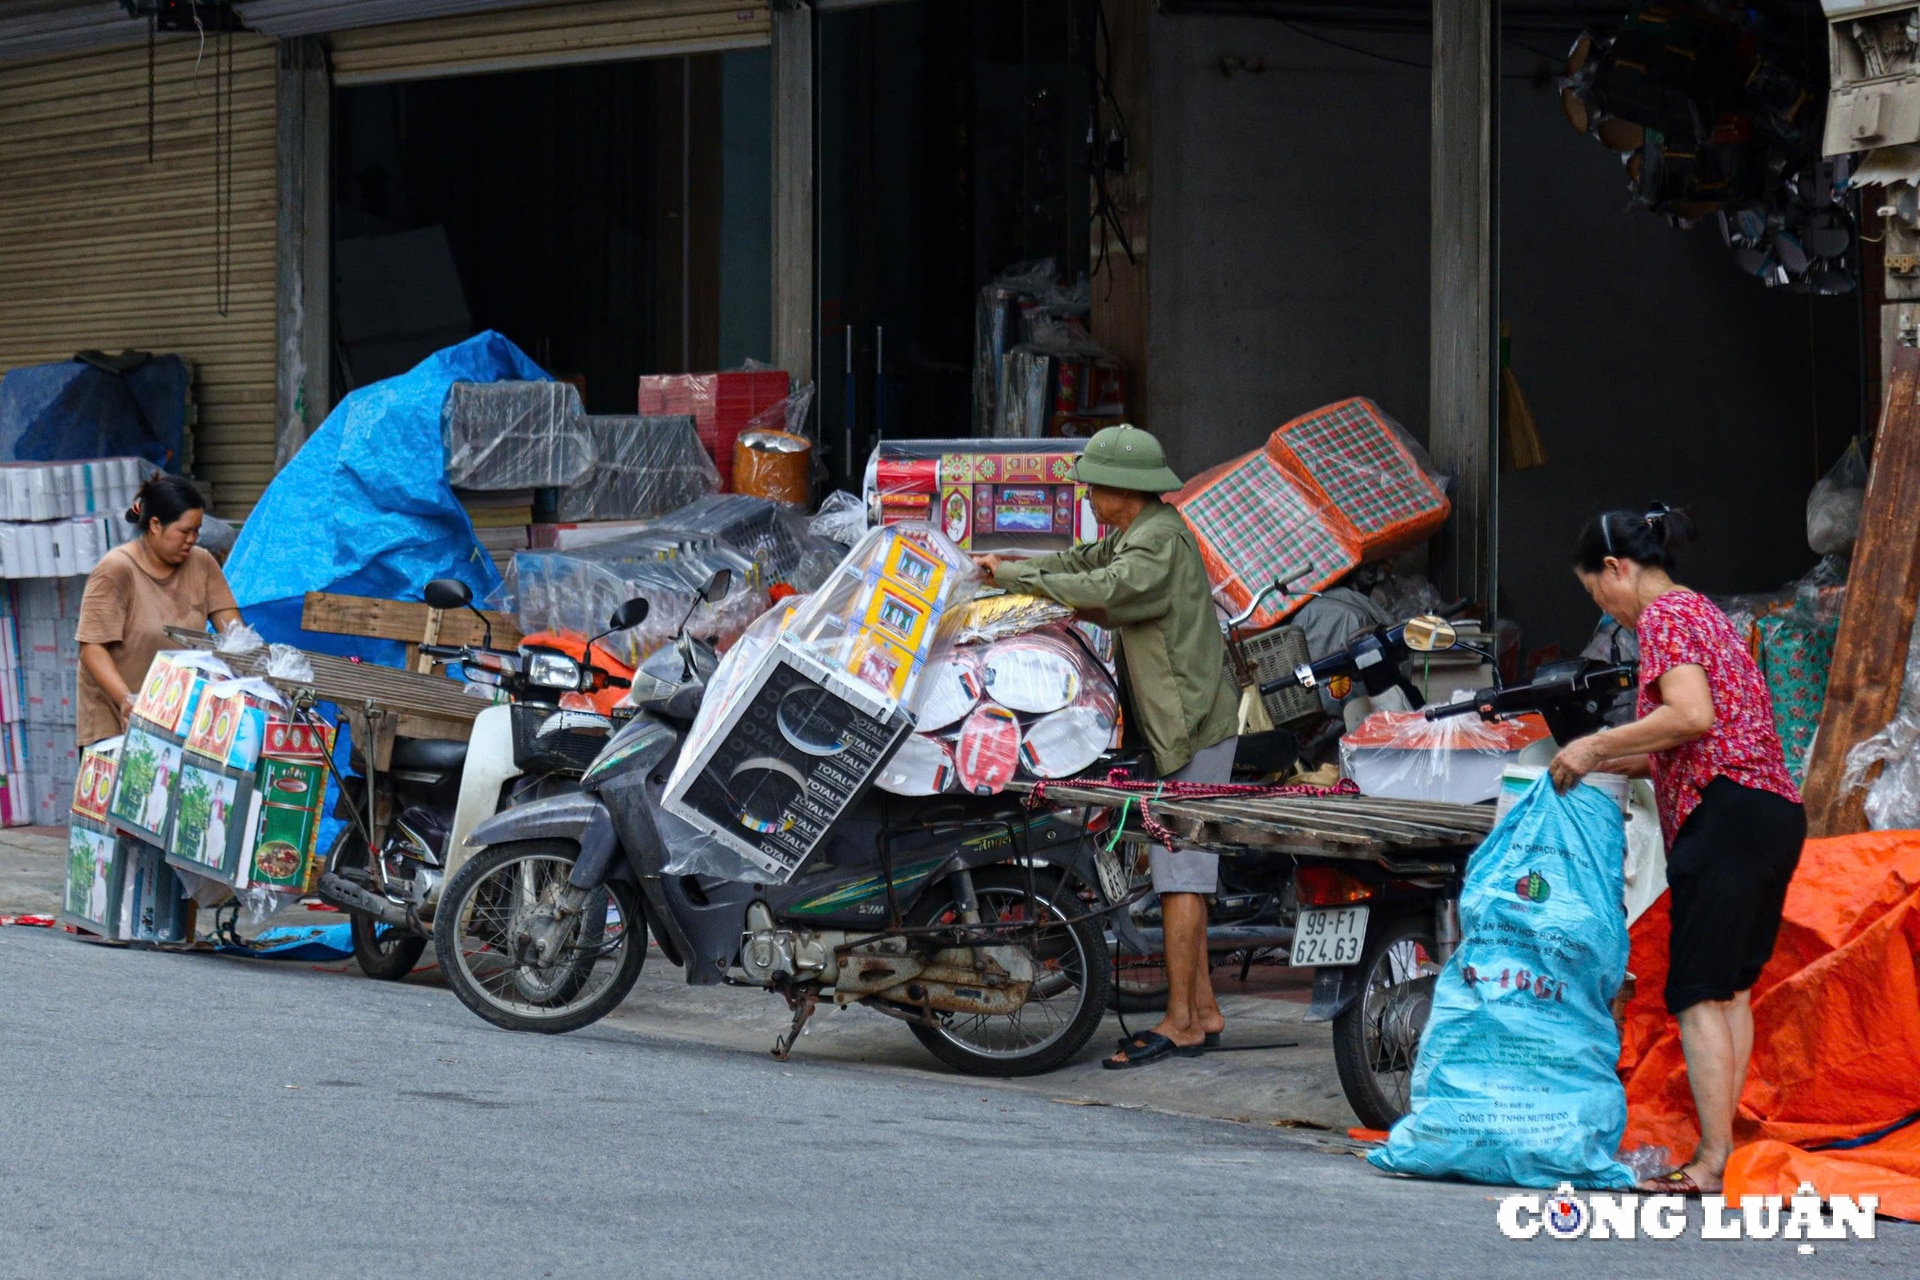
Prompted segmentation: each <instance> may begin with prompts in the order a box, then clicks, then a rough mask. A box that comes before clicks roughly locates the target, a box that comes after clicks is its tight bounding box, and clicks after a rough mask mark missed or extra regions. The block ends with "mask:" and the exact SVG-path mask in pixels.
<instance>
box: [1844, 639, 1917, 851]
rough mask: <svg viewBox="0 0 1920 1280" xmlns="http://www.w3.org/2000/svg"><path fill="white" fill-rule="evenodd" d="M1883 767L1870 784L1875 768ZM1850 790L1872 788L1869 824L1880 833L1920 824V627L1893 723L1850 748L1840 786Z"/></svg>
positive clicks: (1909, 654) (1909, 653) (1910, 649)
mask: <svg viewBox="0 0 1920 1280" xmlns="http://www.w3.org/2000/svg"><path fill="white" fill-rule="evenodd" d="M1876 764H1879V765H1882V766H1883V767H1882V768H1881V770H1880V775H1879V776H1878V777H1877V778H1874V779H1873V781H1872V782H1871V783H1869V782H1868V781H1867V775H1868V773H1869V772H1871V771H1872V769H1873V766H1874V765H1876ZM1841 786H1842V789H1843V791H1845V792H1848V793H1851V792H1853V791H1854V790H1856V789H1858V788H1859V787H1862V786H1865V787H1866V788H1867V826H1868V827H1870V828H1871V829H1872V830H1875V831H1897V830H1905V829H1908V828H1914V827H1920V626H1915V627H1914V629H1913V638H1912V640H1911V641H1910V642H1909V645H1908V648H1907V672H1906V679H1905V680H1904V682H1903V683H1902V684H1901V686H1900V707H1899V710H1897V711H1896V712H1894V716H1893V722H1892V723H1891V724H1889V725H1888V726H1887V727H1886V728H1884V729H1882V730H1881V731H1880V732H1878V733H1876V734H1874V735H1873V736H1872V737H1870V738H1867V739H1866V740H1865V741H1863V742H1861V743H1860V744H1859V745H1857V746H1855V747H1854V748H1853V750H1851V751H1849V752H1847V771H1846V776H1845V780H1844V781H1843V782H1842V784H1841Z"/></svg>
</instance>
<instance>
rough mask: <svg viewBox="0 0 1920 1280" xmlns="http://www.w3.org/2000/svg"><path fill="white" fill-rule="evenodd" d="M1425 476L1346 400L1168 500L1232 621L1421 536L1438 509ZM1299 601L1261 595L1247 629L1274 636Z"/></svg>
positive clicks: (1422, 462)
mask: <svg viewBox="0 0 1920 1280" xmlns="http://www.w3.org/2000/svg"><path fill="white" fill-rule="evenodd" d="M1430 472H1431V465H1430V463H1429V462H1428V461H1427V459H1426V457H1425V454H1424V451H1423V450H1421V449H1420V446H1419V444H1418V443H1417V442H1416V441H1414V440H1413V438H1412V437H1411V436H1409V435H1407V433H1406V432H1405V431H1403V430H1402V429H1401V428H1400V426H1399V424H1398V423H1396V422H1394V421H1393V419H1391V418H1389V417H1388V416H1387V415H1386V414H1385V413H1383V412H1382V411H1381V410H1380V407H1379V406H1378V405H1376V404H1374V403H1373V401H1371V400H1367V399H1365V398H1358V397H1357V398H1354V399H1351V400H1342V401H1340V402H1338V403H1336V404H1331V405H1327V406H1326V407H1325V408H1322V409H1316V410H1314V411H1313V412H1312V413H1308V414H1303V415H1301V416H1300V417H1298V418H1295V419H1294V420H1293V421H1291V422H1288V423H1287V424H1285V425H1284V426H1282V427H1280V428H1279V429H1277V430H1276V431H1275V432H1274V433H1273V435H1272V436H1270V437H1269V438H1268V440H1267V443H1266V446H1265V447H1264V448H1262V449H1257V450H1255V451H1254V452H1252V453H1249V454H1245V455H1243V456H1241V457H1239V458H1236V459H1234V460H1232V461H1230V462H1225V463H1222V464H1221V465H1219V466H1217V467H1214V468H1212V469H1211V470H1209V471H1205V472H1203V473H1201V474H1200V475H1198V476H1195V477H1194V478H1193V479H1192V480H1189V481H1188V482H1187V484H1186V486H1185V487H1184V488H1182V489H1181V490H1180V492H1179V493H1178V494H1176V495H1175V496H1174V497H1173V499H1172V502H1173V504H1174V505H1175V506H1176V507H1178V508H1179V509H1180V514H1181V515H1182V516H1184V517H1186V521H1187V524H1188V526H1189V527H1190V528H1191V529H1192V530H1193V533H1194V537H1195V539H1196V540H1197V541H1198V542H1199V544H1200V557H1201V559H1202V560H1203V561H1204V562H1205V563H1206V566H1207V574H1208V576H1209V578H1211V579H1212V581H1213V589H1214V594H1215V596H1216V597H1217V598H1218V599H1219V601H1220V602H1221V604H1222V605H1223V606H1225V607H1226V608H1227V609H1228V611H1229V612H1231V613H1235V614H1237V613H1240V612H1241V611H1243V610H1244V609H1245V608H1246V607H1247V606H1248V605H1249V604H1250V603H1252V601H1253V599H1254V597H1255V596H1257V595H1259V594H1260V593H1261V592H1262V591H1265V590H1266V589H1267V588H1269V587H1271V586H1272V585H1273V584H1274V583H1275V582H1292V583H1294V585H1295V586H1296V587H1297V588H1300V589H1302V590H1319V589H1320V588H1323V587H1327V586H1331V585H1332V584H1333V583H1335V582H1338V581H1339V580H1340V579H1342V578H1344V577H1346V576H1347V574H1349V573H1350V572H1352V571H1353V569H1354V568H1355V567H1356V566H1357V565H1359V564H1360V563H1362V562H1363V561H1367V560H1381V559H1385V558H1388V557H1390V556H1393V555H1396V554H1398V553H1400V552H1402V551H1404V550H1406V549H1407V548H1409V547H1412V546H1414V545H1417V544H1418V543H1420V542H1422V541H1424V540H1425V539H1427V538H1429V537H1431V536H1432V535H1433V534H1434V533H1435V532H1436V531H1437V530H1438V529H1439V528H1440V527H1441V526H1442V525H1444V524H1445V523H1446V520H1447V513H1448V511H1449V510H1450V506H1449V504H1448V501H1447V497H1446V494H1445V492H1444V491H1443V490H1442V488H1441V485H1440V483H1439V482H1438V481H1437V480H1436V479H1435V477H1434V476H1433V475H1432V474H1430ZM1305 599H1306V597H1305V596H1303V595H1298V594H1296V595H1291V596H1277V595H1276V596H1269V597H1268V598H1267V600H1266V601H1265V602H1264V603H1263V604H1262V606H1261V607H1260V609H1259V610H1257V611H1256V612H1255V613H1254V615H1253V617H1252V618H1251V620H1250V621H1249V623H1248V625H1249V626H1250V627H1251V628H1253V629H1264V628H1267V627H1271V626H1275V625H1277V624H1279V623H1280V622H1283V621H1285V620H1286V618H1287V617H1288V616H1289V615H1291V614H1292V613H1293V612H1294V610H1296V609H1298V608H1299V607H1300V604H1301V603H1302V602H1303V601H1304V600H1305Z"/></svg>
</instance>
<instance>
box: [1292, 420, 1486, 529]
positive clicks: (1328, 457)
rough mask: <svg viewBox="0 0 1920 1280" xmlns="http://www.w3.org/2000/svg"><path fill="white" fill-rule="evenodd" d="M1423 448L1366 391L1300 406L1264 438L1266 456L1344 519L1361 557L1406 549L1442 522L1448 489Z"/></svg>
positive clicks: (1444, 515) (1444, 518)
mask: <svg viewBox="0 0 1920 1280" xmlns="http://www.w3.org/2000/svg"><path fill="white" fill-rule="evenodd" d="M1422 453H1423V451H1422V450H1421V449H1420V446H1419V445H1418V444H1417V443H1415V441H1414V440H1413V438H1412V437H1411V436H1409V435H1408V434H1407V433H1406V432H1405V431H1403V430H1402V429H1401V427H1400V424H1399V423H1397V422H1395V421H1394V420H1393V419H1392V418H1389V417H1388V416H1387V415H1386V414H1385V413H1383V412H1381V409H1380V406H1379V405H1377V404H1375V403H1374V402H1373V401H1371V400H1368V399H1367V398H1365V397H1364V396H1356V397H1354V398H1353V399H1351V400H1342V401H1340V402H1338V403H1337V404H1330V405H1327V406H1326V407H1325V408H1322V409H1315V410H1314V411H1313V412H1312V413H1304V414H1301V415H1300V416H1299V417H1297V418H1295V419H1294V420H1293V421H1291V422H1289V423H1287V424H1286V425H1285V426H1283V427H1281V428H1280V429H1279V430H1277V431H1275V432H1274V433H1273V435H1272V436H1271V437H1269V438H1268V440H1267V454H1268V456H1270V457H1271V458H1272V459H1273V460H1274V462H1275V463H1276V464H1278V465H1279V466H1280V467H1282V468H1284V469H1285V470H1286V471H1287V472H1288V473H1289V474H1290V475H1291V476H1293V478H1294V479H1295V480H1296V481H1297V482H1298V483H1299V484H1300V486H1301V488H1302V489H1304V490H1305V491H1306V492H1307V493H1308V494H1309V495H1310V496H1311V497H1312V498H1313V499H1315V500H1316V501H1317V502H1318V503H1319V504H1320V505H1322V506H1326V507H1331V508H1333V509H1334V510H1336V511H1338V512H1339V513H1340V515H1341V516H1342V517H1343V518H1344V519H1345V520H1346V523H1347V525H1348V526H1349V529H1350V531H1351V534H1350V536H1351V537H1352V539H1353V541H1354V542H1355V544H1356V545H1357V546H1358V548H1359V551H1360V558H1361V559H1362V560H1379V559H1384V558H1385V557H1387V556H1391V555H1394V554H1396V553H1398V552H1401V551H1404V550H1406V549H1407V548H1408V547H1411V546H1414V545H1416V544H1418V543H1421V542H1424V541H1426V540H1427V539H1428V538H1430V537H1432V536H1433V535H1434V534H1435V533H1438V532H1439V531H1440V526H1441V525H1443V524H1445V523H1446V522H1447V512H1448V510H1449V509H1450V508H1449V504H1448V502H1447V495H1446V494H1444V493H1442V492H1441V491H1440V486H1439V485H1437V484H1435V483H1434V481H1433V478H1432V477H1431V476H1430V475H1428V474H1427V468H1426V467H1425V466H1424V465H1423V462H1424V459H1423V457H1422Z"/></svg>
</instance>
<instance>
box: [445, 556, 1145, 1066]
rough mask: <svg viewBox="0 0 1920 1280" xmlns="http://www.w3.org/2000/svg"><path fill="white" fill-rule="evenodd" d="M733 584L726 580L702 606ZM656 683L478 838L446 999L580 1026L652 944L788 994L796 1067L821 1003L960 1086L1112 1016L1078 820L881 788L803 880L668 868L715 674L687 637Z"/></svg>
mask: <svg viewBox="0 0 1920 1280" xmlns="http://www.w3.org/2000/svg"><path fill="white" fill-rule="evenodd" d="M725 590H726V582H725V580H724V571H722V573H721V574H716V575H715V579H714V581H713V583H711V584H709V589H708V596H707V598H708V599H717V598H718V597H719V596H720V595H723V594H724V593H725ZM668 665H669V667H677V671H669V674H668V675H667V676H666V677H661V676H659V675H657V674H655V675H650V676H648V675H647V673H648V672H650V671H652V672H658V671H659V670H660V664H658V663H656V662H655V660H654V659H649V661H648V662H647V663H644V664H642V669H641V672H640V673H637V674H636V676H635V680H636V683H639V682H640V681H641V680H642V677H643V676H647V679H646V683H645V686H644V687H642V688H638V689H636V691H635V702H636V703H637V713H636V714H635V716H634V717H633V719H632V720H631V721H629V722H628V723H627V724H626V725H625V726H623V727H622V728H620V729H619V731H618V732H617V733H615V735H614V736H613V738H612V739H611V740H610V741H609V742H608V743H607V744H606V747H605V749H604V750H603V751H602V752H601V753H600V755H599V756H598V758H597V759H595V760H594V762H593V764H592V765H591V766H590V767H589V768H588V770H587V772H586V774H585V776H584V777H583V778H582V780H581V788H580V790H579V791H578V792H577V793H574V794H571V795H562V796H553V797H550V798H547V799H543V800H539V801H535V802H533V803H530V804H525V805H521V806H518V807H515V808H513V809H510V810H508V811H507V812H504V813H501V814H499V815H497V816H495V817H493V818H491V819H489V820H488V821H486V822H484V823H482V824H481V825H480V827H479V828H478V829H476V830H475V832H474V834H473V837H472V841H471V843H472V844H474V845H477V846H484V849H483V850H482V851H480V852H477V853H474V854H473V855H472V856H470V857H469V858H468V860H467V862H466V864H465V865H464V866H462V867H461V868H460V870H459V871H458V872H457V873H455V875H454V876H453V878H452V880H451V881H450V882H449V883H448V885H447V888H446V891H445V894H444V896H443V899H442V904H441V909H440V910H439V911H438V912H437V913H436V916H435V919H434V938H435V942H436V945H437V946H438V948H439V952H440V956H441V965H442V968H443V970H444V971H445V973H446V975H447V980H448V983H449V985H450V986H452V988H453V990H454V993H455V994H456V995H458V996H459V997H460V999H461V1000H462V1001H463V1002H465V1003H466V1005H467V1007H468V1008H470V1009H472V1010H473V1011H474V1012H475V1013H477V1014H479V1015H480V1016H481V1017H483V1018H485V1019H487V1020H488V1021H489V1022H492V1023H494V1024H495V1025H497V1026H501V1027H505V1028H508V1029H512V1030H524V1031H542V1032H549V1033H558V1032H565V1031H573V1030H577V1029H578V1028H581V1027H584V1026H587V1025H589V1024H590V1023H592V1022H595V1021H597V1020H598V1019H600V1018H602V1017H604V1016H605V1015H606V1014H607V1013H609V1012H611V1011H612V1010H613V1009H614V1008H615V1007H616V1006H618V1005H619V1003H620V1002H621V1001H622V1000H623V999H625V998H626V996H627V994H628V993H629V992H630V991H631V990H632V988H633V985H634V983H635V981H636V980H637V979H638V978H639V975H640V969H641V965H642V964H643V963H644V961H645V957H646V950H647V937H648V934H649V933H651V934H652V936H653V938H654V939H655V940H656V941H657V942H658V943H659V945H660V949H661V951H662V952H663V953H664V954H665V955H666V957H667V959H668V960H670V961H671V962H673V963H674V964H677V965H680V966H681V967H682V968H683V969H684V970H685V972H686V980H687V982H688V983H689V984H690V985H696V986H704V985H712V984H718V983H727V984H730V985H735V986H749V987H758V988H760V989H762V990H767V991H773V992H776V993H778V994H780V995H781V996H782V997H783V998H784V999H785V1000H786V1002H787V1005H788V1007H789V1009H790V1010H791V1011H792V1013H793V1022H792V1027H791V1030H790V1031H789V1032H788V1034H787V1035H786V1036H784V1037H782V1038H781V1039H780V1040H779V1041H778V1042H777V1043H776V1044H775V1046H774V1050H775V1053H776V1054H777V1055H778V1056H781V1057H784V1056H786V1054H787V1053H788V1052H790V1051H791V1049H792V1048H793V1045H794V1042H795V1040H796V1039H797V1037H798V1036H799V1034H800V1032H801V1030H802V1029H803V1028H804V1026H805V1025H806V1022H807V1020H808V1018H809V1017H810V1016H811V1015H812V1013H813V1012H814V1010H815V1008H816V1007H817V1006H818V1004H819V1003H820V1002H821V1001H822V1000H830V1001H832V1002H833V1003H835V1004H837V1005H842V1006H844V1005H849V1004H860V1005H864V1006H866V1007H867V1008H870V1009H875V1010H878V1011H879V1012H881V1013H885V1014H887V1015H889V1016H891V1017H894V1018H898V1019H900V1020H901V1021H903V1022H905V1023H906V1024H907V1026H908V1028H909V1029H910V1030H911V1031H912V1032H913V1034H914V1035H915V1036H916V1037H918V1038H919V1040H920V1041H921V1043H922V1044H924V1045H925V1046H926V1047H927V1048H928V1050H929V1051H930V1052H932V1054H933V1055H934V1056H935V1057H936V1058H938V1059H940V1060H941V1061H942V1062H944V1063H946V1064H947V1065H948V1066H950V1067H953V1068H955V1069H956V1070H959V1071H963V1072H968V1073H971V1074H977V1075H993V1076H1023V1075H1033V1074H1038V1073H1041V1072H1046V1071H1050V1070H1052V1069H1053V1068H1055V1067H1057V1066H1059V1065H1060V1064H1061V1063H1063V1062H1065V1061H1067V1060H1068V1059H1069V1058H1071V1057H1072V1056H1073V1055H1074V1054H1075V1053H1077V1052H1079V1051H1080V1049H1081V1048H1082V1047H1083V1046H1084V1045H1085V1044H1086V1043H1087V1041H1088V1039H1089V1038H1091V1037H1092V1035H1093V1034H1094V1032H1095V1030H1096V1029H1097V1028H1098V1026H1099V1022H1100V1019H1101V1017H1102V1016H1103V1014H1104V1012H1105V1009H1106V1004H1107V984H1108V953H1107V947H1106V942H1105V939H1104V936H1103V933H1102V929H1101V923H1100V920H1099V917H1098V914H1097V912H1096V911H1090V910H1089V904H1090V903H1093V902H1094V901H1095V890H1094V889H1093V888H1092V881H1091V876H1092V875H1093V874H1094V873H1093V869H1092V865H1091V860H1090V858H1089V856H1088V849H1089V842H1088V841H1087V840H1086V839H1085V838H1084V836H1085V832H1084V830H1083V829H1082V826H1081V824H1079V823H1078V822H1077V821H1076V820H1074V819H1071V818H1069V817H1067V816H1065V815H1061V814H1056V813H1028V812H1026V811H1024V810H1023V809H1022V807H1021V806H1020V804H1019V802H1018V801H1017V799H1015V798H1013V797H983V798H976V797H943V798H935V799H930V800H925V801H906V800H902V799H900V798H899V797H893V796H886V795H882V794H878V793H869V794H868V795H867V796H866V797H865V798H863V799H861V800H860V801H858V802H857V803H856V805H855V806H854V807H853V809H852V810H851V811H850V812H849V813H848V814H847V815H846V816H844V817H843V818H842V819H841V821H840V822H838V823H837V824H836V825H835V827H834V829H833V831H832V832H831V833H830V834H829V835H828V837H827V839H826V841H825V842H824V844H823V846H822V847H821V849H820V850H819V851H817V852H816V853H815V854H814V856H813V857H812V858H810V859H809V860H808V862H807V864H806V865H805V866H804V867H803V868H802V869H801V871H800V873H799V874H798V875H797V876H796V877H795V878H794V879H793V880H792V881H790V882H788V883H786V884H777V885H765V884H754V883H747V882H744V881H739V880H729V879H723V878H719V877H715V876H708V875H689V874H671V873H669V872H668V870H667V868H668V866H669V865H670V864H671V863H672V862H673V855H672V849H671V848H670V847H669V846H672V845H677V844H679V843H681V842H683V841H685V840H687V839H689V838H692V837H693V835H694V833H693V832H692V830H691V828H688V827H686V826H685V825H684V824H681V823H679V822H678V821H677V820H675V819H673V818H672V817H671V815H668V814H666V813H665V812H664V811H663V810H662V809H661V805H660V801H661V795H662V792H663V791H664V789H665V786H666V782H667V778H668V776H669V775H670V773H671V772H672V770H673V767H674V763H675V760H676V758H677V755H678V752H679V750H680V747H681V745H682V742H683V740H684V737H685V734H686V732H687V730H688V729H689V728H690V727H691V725H692V722H693V719H694V716H695V714H696V713H697V711H698V710H699V707H700V703H701V699H702V697H703V696H704V693H705V689H706V684H707V681H708V679H709V678H710V677H711V676H712V674H713V670H714V667H715V665H716V664H715V659H714V657H713V653H712V650H711V648H710V647H708V646H707V645H705V644H703V643H700V642H697V641H694V640H692V639H691V638H689V637H688V636H687V634H686V631H685V627H684V624H683V626H682V628H681V631H680V635H679V637H678V639H677V640H676V641H675V643H674V645H673V647H672V651H671V655H670V656H669V663H668Z"/></svg>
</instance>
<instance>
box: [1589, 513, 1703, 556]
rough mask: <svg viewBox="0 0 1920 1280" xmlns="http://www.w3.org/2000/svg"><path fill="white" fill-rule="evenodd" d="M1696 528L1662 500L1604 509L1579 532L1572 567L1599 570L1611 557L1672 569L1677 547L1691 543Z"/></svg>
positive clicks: (1683, 515) (1677, 551)
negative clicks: (1642, 505)
mask: <svg viewBox="0 0 1920 1280" xmlns="http://www.w3.org/2000/svg"><path fill="white" fill-rule="evenodd" d="M1697 531H1698V530H1697V527H1696V526H1695V525H1694V523H1693V517H1692V516H1689V515H1688V514H1687V513H1686V512H1685V511H1682V510H1680V509H1679V508H1677V507H1669V506H1668V505H1667V504H1666V503H1664V502H1656V503H1654V504H1653V505H1652V506H1650V507H1648V508H1647V509H1646V510H1645V511H1603V512H1601V513H1600V514H1599V515H1597V516H1595V517H1594V518H1593V519H1591V520H1589V521H1587V525H1586V528H1584V529H1582V530H1581V531H1580V540H1579V541H1578V542H1576V543H1575V544H1574V548H1573V567H1574V568H1576V569H1579V570H1580V571H1581V572H1582V573H1599V572H1600V570H1601V569H1602V568H1604V567H1605V565H1606V562H1607V559H1608V557H1612V558H1613V559H1615V560H1632V561H1633V562H1634V563H1636V564H1642V565H1646V566H1648V567H1650V568H1656V569H1666V570H1669V571H1671V570H1672V569H1673V567H1674V565H1675V564H1676V563H1677V562H1678V555H1679V551H1680V548H1681V547H1684V546H1686V545H1687V544H1688V543H1689V542H1692V541H1693V539H1694V535H1695V533H1696V532H1697Z"/></svg>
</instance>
